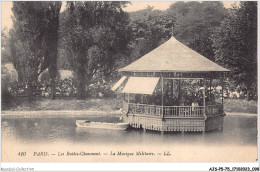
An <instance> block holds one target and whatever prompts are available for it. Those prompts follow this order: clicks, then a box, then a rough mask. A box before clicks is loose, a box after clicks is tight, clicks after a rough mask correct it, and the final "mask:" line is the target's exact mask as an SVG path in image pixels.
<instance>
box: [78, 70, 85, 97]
mask: <svg viewBox="0 0 260 172" xmlns="http://www.w3.org/2000/svg"><path fill="white" fill-rule="evenodd" d="M77 78H78V84H77V99H81V100H82V99H84V98H85V77H84V75H83V74H78V77H77Z"/></svg>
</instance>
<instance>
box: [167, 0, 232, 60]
mask: <svg viewBox="0 0 260 172" xmlns="http://www.w3.org/2000/svg"><path fill="white" fill-rule="evenodd" d="M167 12H168V13H169V15H172V16H175V18H176V21H175V24H174V36H175V37H176V38H177V39H178V40H179V41H181V42H182V43H184V44H186V45H187V46H188V47H190V48H191V49H193V50H195V51H197V52H199V53H200V54H201V55H203V56H205V57H207V58H209V59H210V60H212V61H214V52H213V47H212V40H211V39H210V37H211V35H212V33H213V31H214V30H215V28H217V27H218V26H220V24H221V21H222V20H223V19H224V18H225V16H226V13H227V10H226V9H225V8H224V6H223V4H222V2H206V1H205V2H176V3H174V4H173V5H171V6H170V8H169V9H168V10H167Z"/></svg>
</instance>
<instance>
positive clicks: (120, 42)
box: [60, 2, 130, 99]
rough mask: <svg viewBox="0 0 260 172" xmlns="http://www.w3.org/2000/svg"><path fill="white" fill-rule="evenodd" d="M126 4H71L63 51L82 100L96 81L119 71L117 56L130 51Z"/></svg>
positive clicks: (63, 30)
mask: <svg viewBox="0 0 260 172" xmlns="http://www.w3.org/2000/svg"><path fill="white" fill-rule="evenodd" d="M125 4H126V2H68V3H67V6H66V10H65V11H64V13H63V14H62V15H61V28H60V34H61V39H60V48H61V50H62V51H63V52H66V54H67V59H68V62H69V64H70V66H71V68H72V69H73V71H74V72H75V74H76V78H77V81H78V83H77V97H78V98H79V99H82V98H84V96H85V91H86V89H85V88H86V86H87V87H88V86H89V85H90V83H92V82H93V80H94V79H95V78H102V77H107V76H108V75H110V74H111V73H112V72H113V71H114V70H115V68H114V65H115V62H116V60H117V59H116V57H118V55H119V54H123V52H124V51H125V50H126V47H127V45H128V42H129V41H128V40H129V39H130V38H129V35H128V32H129V31H128V30H129V28H128V15H127V14H126V13H125V12H124V11H123V10H122V7H123V6H124V5H125ZM64 54H65V53H64Z"/></svg>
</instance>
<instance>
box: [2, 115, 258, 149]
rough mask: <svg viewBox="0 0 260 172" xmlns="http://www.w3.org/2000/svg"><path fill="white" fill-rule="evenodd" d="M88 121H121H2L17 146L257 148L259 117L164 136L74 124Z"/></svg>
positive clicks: (4, 136) (6, 134) (237, 118)
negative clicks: (220, 128)
mask: <svg viewBox="0 0 260 172" xmlns="http://www.w3.org/2000/svg"><path fill="white" fill-rule="evenodd" d="M77 119H86V120H91V121H101V122H120V119H119V118H118V117H86V118H18V119H12V118H2V131H1V133H2V140H9V141H12V142H15V143H18V144H19V143H23V144H27V143H30V144H31V143H36V144H37V143H41V144H49V143H57V142H67V143H77V144H86V145H87V144H90V145H92V144H94V145H115V144H121V145H133V144H135V145H138V144H140V145H144V144H149V145H151V144H153V145H166V144H170V145H174V144H182V145H189V144H197V145H202V146H203V145H207V146H211V145H212V146H220V145H249V146H256V145H257V117H252V116H251V117H244V116H226V117H225V118H224V128H223V131H222V132H221V131H214V132H207V133H206V134H205V135H203V134H202V133H185V134H184V135H182V134H181V133H164V134H161V133H160V132H155V131H146V132H143V130H138V129H131V130H126V131H113V130H100V129H89V128H77V127H76V125H75V121H76V120H77Z"/></svg>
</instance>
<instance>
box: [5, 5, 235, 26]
mask: <svg viewBox="0 0 260 172" xmlns="http://www.w3.org/2000/svg"><path fill="white" fill-rule="evenodd" d="M175 2H176V1H175ZM173 3H174V1H133V2H131V4H129V5H127V7H126V8H124V10H125V11H127V12H133V11H138V10H142V9H145V8H146V7H147V6H148V5H149V6H153V7H154V9H157V10H166V9H168V8H169V7H170V5H171V4H173ZM223 3H224V6H225V7H226V8H230V7H231V4H233V3H234V1H226V2H223ZM11 9H12V2H11V1H5V2H1V19H2V21H1V28H2V29H4V28H5V27H6V28H7V29H10V28H11V27H12V19H11V16H12V10H11ZM64 9H65V3H64V2H63V4H62V9H61V10H64Z"/></svg>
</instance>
